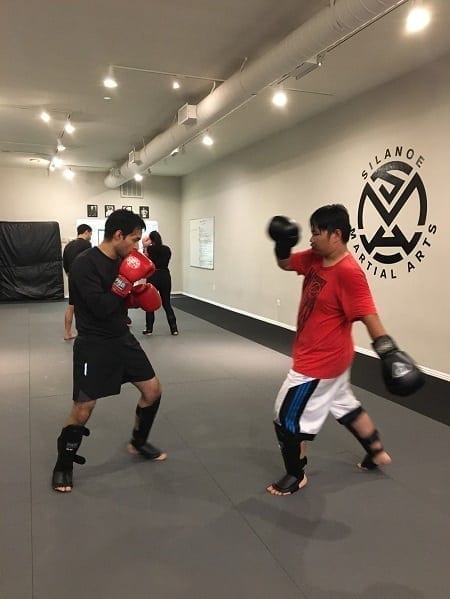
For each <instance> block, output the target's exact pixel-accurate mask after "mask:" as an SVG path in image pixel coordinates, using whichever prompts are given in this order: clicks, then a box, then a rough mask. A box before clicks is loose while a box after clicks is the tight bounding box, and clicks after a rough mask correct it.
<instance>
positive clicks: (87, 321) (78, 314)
mask: <svg viewBox="0 0 450 599" xmlns="http://www.w3.org/2000/svg"><path fill="white" fill-rule="evenodd" d="M143 229H145V224H144V222H143V221H142V219H141V218H140V217H139V216H138V215H137V214H134V213H132V212H129V211H128V210H116V211H115V212H113V213H112V214H111V216H109V218H108V219H107V221H106V223H105V236H104V240H103V241H102V243H101V244H100V245H99V246H98V247H94V248H91V249H89V250H87V251H86V252H83V253H82V254H80V255H79V256H78V257H77V259H76V260H75V261H74V262H73V264H72V266H71V269H70V277H69V285H70V295H71V297H72V298H73V303H74V307H75V318H76V320H77V329H78V336H77V338H76V339H75V343H74V349H73V402H74V403H73V408H72V411H71V413H70V415H69V418H68V419H67V421H66V423H65V425H64V428H63V429H62V431H61V435H60V436H59V438H58V443H57V448H58V459H57V462H56V465H55V468H54V470H53V477H52V487H53V489H54V490H55V491H59V492H62V493H64V492H69V491H71V490H72V487H73V480H72V471H73V462H76V463H78V464H83V463H84V462H85V460H84V458H82V457H81V456H79V455H77V450H78V448H79V446H80V444H81V440H82V438H83V436H84V435H86V436H87V435H88V434H89V430H88V429H87V428H86V426H85V424H86V423H87V421H88V419H89V417H90V415H91V413H92V410H93V409H94V407H95V405H96V400H97V399H99V398H101V397H106V396H108V395H117V394H119V393H120V389H121V385H122V384H123V383H126V382H130V383H132V384H133V385H134V386H135V387H136V388H137V389H138V390H139V391H140V393H141V395H140V398H139V401H138V405H137V407H136V419H135V423H134V428H133V432H132V438H131V440H130V443H129V445H128V451H129V452H130V453H132V454H134V455H140V456H142V457H143V458H145V459H148V460H164V459H166V457H167V455H166V454H165V453H162V452H161V451H160V450H159V449H157V448H156V447H154V446H153V445H151V444H150V443H147V438H148V435H149V433H150V429H151V427H152V425H153V421H154V419H155V416H156V413H157V411H158V408H159V404H160V399H161V385H160V383H159V380H158V379H157V377H156V375H155V372H154V370H153V367H152V365H151V363H150V361H149V360H148V358H147V355H146V354H145V352H144V351H143V349H142V348H141V346H140V345H139V343H138V342H137V341H136V339H135V338H134V336H133V335H132V334H131V332H130V331H129V328H128V326H127V320H126V317H127V309H128V307H142V308H144V309H146V310H147V309H150V310H154V309H157V307H158V306H159V305H160V304H161V299H160V297H159V294H158V292H157V291H156V289H155V288H154V287H153V286H152V285H148V284H146V285H136V286H133V284H134V283H136V282H137V281H138V280H140V279H142V278H146V277H147V276H148V275H149V274H150V273H151V272H153V271H154V265H153V263H152V262H151V260H149V259H148V258H147V257H146V256H144V255H143V254H141V253H140V252H138V251H136V249H135V248H136V247H137V244H138V243H139V240H140V239H141V235H142V230H143Z"/></svg>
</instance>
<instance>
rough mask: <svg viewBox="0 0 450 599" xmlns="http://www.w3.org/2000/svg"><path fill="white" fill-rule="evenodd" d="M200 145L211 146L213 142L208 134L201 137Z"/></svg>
mask: <svg viewBox="0 0 450 599" xmlns="http://www.w3.org/2000/svg"><path fill="white" fill-rule="evenodd" d="M202 143H203V144H205V146H212V145H213V143H214V140H213V138H212V137H211V136H210V135H208V133H205V135H204V136H203V137H202Z"/></svg>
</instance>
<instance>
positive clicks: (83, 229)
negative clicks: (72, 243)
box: [77, 225, 92, 235]
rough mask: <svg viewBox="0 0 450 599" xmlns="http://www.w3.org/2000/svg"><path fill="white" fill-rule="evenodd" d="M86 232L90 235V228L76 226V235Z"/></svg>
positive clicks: (87, 226)
mask: <svg viewBox="0 0 450 599" xmlns="http://www.w3.org/2000/svg"><path fill="white" fill-rule="evenodd" d="M86 231H89V233H92V227H90V226H89V225H78V227H77V234H78V235H83V233H86Z"/></svg>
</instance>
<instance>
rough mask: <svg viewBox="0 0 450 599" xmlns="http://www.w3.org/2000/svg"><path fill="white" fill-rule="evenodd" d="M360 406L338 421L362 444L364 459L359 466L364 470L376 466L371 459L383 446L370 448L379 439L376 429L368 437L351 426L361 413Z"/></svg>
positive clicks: (372, 468)
mask: <svg viewBox="0 0 450 599" xmlns="http://www.w3.org/2000/svg"><path fill="white" fill-rule="evenodd" d="M363 411H364V410H363V409H362V408H356V410H353V411H352V412H350V413H349V414H346V415H345V416H344V417H343V418H340V419H339V420H338V422H339V423H340V424H343V425H344V426H345V427H346V428H347V430H349V431H350V432H351V433H352V435H353V436H354V437H355V439H356V440H357V441H358V442H359V443H360V444H361V445H362V446H363V448H364V449H365V451H366V452H367V453H366V455H365V457H364V459H363V460H362V462H361V467H362V468H365V469H366V470H374V469H375V468H378V466H377V464H376V463H375V462H374V461H373V459H372V458H373V457H374V456H376V455H377V454H378V453H380V452H381V451H384V449H383V447H382V446H381V447H379V448H378V449H372V445H373V444H374V443H376V442H377V441H379V440H380V435H379V433H378V431H377V430H374V431H373V433H372V434H371V435H369V436H368V437H360V436H359V434H358V433H357V432H356V430H355V429H354V428H353V426H352V424H353V422H354V421H355V420H356V419H357V418H358V417H359V415H360V414H362V413H363Z"/></svg>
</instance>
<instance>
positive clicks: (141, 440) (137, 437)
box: [131, 397, 161, 450]
mask: <svg viewBox="0 0 450 599" xmlns="http://www.w3.org/2000/svg"><path fill="white" fill-rule="evenodd" d="M160 403H161V397H158V399H157V400H156V401H155V402H153V403H152V405H151V406H148V407H147V408H141V407H140V406H139V405H137V406H136V419H137V427H135V428H134V429H133V436H132V439H131V444H132V445H133V447H135V448H136V449H138V450H139V449H140V448H141V447H142V446H143V445H145V443H146V441H147V438H148V436H149V434H150V430H151V428H152V426H153V422H154V420H155V417H156V414H157V412H158V409H159V404H160Z"/></svg>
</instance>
